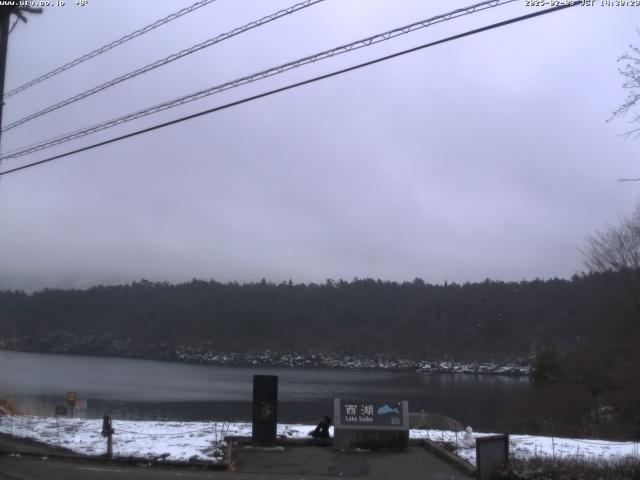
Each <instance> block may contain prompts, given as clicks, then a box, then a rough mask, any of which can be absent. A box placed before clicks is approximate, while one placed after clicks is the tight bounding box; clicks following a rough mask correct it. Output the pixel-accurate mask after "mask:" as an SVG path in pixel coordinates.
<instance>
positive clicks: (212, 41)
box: [2, 0, 513, 132]
mask: <svg viewBox="0 0 640 480" xmlns="http://www.w3.org/2000/svg"><path fill="white" fill-rule="evenodd" d="M510 1H513V0H510ZM320 2H324V0H305V1H304V2H300V3H297V4H295V5H292V6H291V7H288V8H285V9H282V10H278V11H277V12H275V13H272V14H271V15H267V16H265V17H262V18H260V19H258V20H254V21H252V22H249V23H247V24H246V25H243V26H242V27H237V28H234V29H233V30H230V31H228V32H225V33H222V34H220V35H217V36H215V37H213V38H209V39H207V40H205V41H204V42H200V43H198V44H196V45H193V46H191V47H189V48H185V49H184V50H180V51H179V52H175V53H172V54H171V55H168V56H166V57H164V58H161V59H160V60H156V61H155V62H152V63H150V64H148V65H145V66H144V67H140V68H138V69H136V70H133V71H131V72H129V73H125V74H124V75H121V76H119V77H116V78H113V79H111V80H109V81H108V82H105V83H102V84H100V85H97V86H95V87H93V88H90V89H89V90H85V91H84V92H82V93H78V94H77V95H74V96H72V97H69V98H67V99H65V100H62V101H61V102H58V103H55V104H53V105H50V106H48V107H46V108H43V109H42V110H39V111H37V112H34V113H32V114H30V115H27V116H26V117H23V118H21V119H19V120H16V121H15V122H12V123H10V124H9V125H6V126H5V127H3V128H2V131H3V132H6V131H7V130H11V129H12V128H15V127H17V126H19V125H22V124H23V123H26V122H29V121H31V120H33V119H35V118H38V117H41V116H42V115H45V114H47V113H51V112H53V111H55V110H58V109H59V108H62V107H66V106H67V105H70V104H72V103H75V102H77V101H79V100H83V99H85V98H87V97H90V96H91V95H95V94H96V93H98V92H101V91H103V90H106V89H107V88H110V87H113V86H114V85H118V84H119V83H122V82H126V81H127V80H131V79H132V78H135V77H137V76H139V75H142V74H144V73H148V72H150V71H152V70H155V69H156V68H159V67H163V66H165V65H168V64H169V63H171V62H175V61H176V60H180V59H181V58H183V57H186V56H187V55H191V54H192V53H195V52H198V51H200V50H203V49H205V48H208V47H211V46H213V45H216V44H218V43H220V42H223V41H225V40H228V39H230V38H233V37H235V36H236V35H240V34H241V33H245V32H247V31H249V30H252V29H254V28H257V27H261V26H263V25H265V24H267V23H271V22H273V21H275V20H278V19H280V18H282V17H284V16H286V15H290V14H292V13H295V12H297V11H299V10H302V9H304V8H307V7H310V6H312V5H315V4H317V3H320Z"/></svg>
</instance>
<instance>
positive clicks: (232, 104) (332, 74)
mask: <svg viewBox="0 0 640 480" xmlns="http://www.w3.org/2000/svg"><path fill="white" fill-rule="evenodd" d="M575 5H578V3H573V4H563V5H560V6H557V7H552V8H548V9H545V10H540V11H537V12H533V13H530V14H527V15H522V16H519V17H514V18H510V19H508V20H504V21H501V22H497V23H493V24H490V25H486V26H484V27H480V28H476V29H473V30H468V31H466V32H463V33H459V34H456V35H452V36H450V37H446V38H443V39H440V40H436V41H433V42H429V43H425V44H422V45H419V46H417V47H413V48H409V49H406V50H402V51H400V52H396V53H392V54H390V55H385V56H383V57H378V58H376V59H374V60H370V61H368V62H364V63H360V64H357V65H353V66H351V67H347V68H343V69H340V70H335V71H333V72H330V73H327V74H324V75H319V76H317V77H313V78H310V79H307V80H303V81H301V82H297V83H293V84H289V85H286V86H284V87H280V88H276V89H273V90H269V91H267V92H263V93H260V94H257V95H252V96H250V97H245V98H243V99H240V100H236V101H234V102H230V103H227V104H224V105H221V106H218V107H214V108H210V109H208V110H203V111H200V112H198V113H194V114H191V115H187V116H184V117H180V118H177V119H174V120H171V121H168V122H164V123H161V124H157V125H154V126H152V127H148V128H144V129H141V130H137V131H135V132H131V133H127V134H125V135H120V136H118V137H114V138H110V139H108V140H104V141H102V142H98V143H94V144H92V145H88V146H85V147H82V148H78V149H76V150H71V151H68V152H65V153H61V154H59V155H54V156H52V157H48V158H45V159H43V160H39V161H37V162H32V163H28V164H26V165H22V166H20V167H16V168H12V169H10V170H5V171H4V172H0V176H3V175H7V174H9V173H14V172H18V171H20V170H25V169H27V168H32V167H35V166H37V165H42V164H44V163H48V162H51V161H54V160H58V159H60V158H64V157H68V156H70V155H74V154H76V153H80V152H85V151H87V150H92V149H94V148H97V147H101V146H103V145H108V144H111V143H115V142H118V141H120V140H124V139H127V138H131V137H135V136H137V135H141V134H143V133H147V132H151V131H154V130H158V129H161V128H164V127H168V126H170V125H174V124H177V123H181V122H184V121H186V120H191V119H193V118H197V117H201V116H204V115H208V114H211V113H214V112H218V111H221V110H225V109H228V108H231V107H235V106H237V105H242V104H244V103H248V102H251V101H254V100H257V99H259V98H264V97H268V96H271V95H274V94H276V93H280V92H284V91H287V90H292V89H294V88H297V87H301V86H303V85H308V84H311V83H315V82H318V81H320V80H325V79H328V78H331V77H335V76H338V75H342V74H344V73H347V72H351V71H353V70H358V69H361V68H364V67H368V66H370V65H374V64H377V63H381V62H384V61H387V60H390V59H392V58H396V57H400V56H403V55H406V54H409V53H413V52H416V51H419V50H423V49H425V48H429V47H433V46H435V45H440V44H442V43H446V42H450V41H453V40H457V39H460V38H464V37H468V36H470V35H475V34H478V33H481V32H485V31H488V30H493V29H496V28H499V27H504V26H506V25H510V24H513V23H517V22H521V21H524V20H528V19H531V18H535V17H539V16H541V15H546V14H548V13H554V12H557V11H560V10H564V9H566V8H570V7H573V6H575Z"/></svg>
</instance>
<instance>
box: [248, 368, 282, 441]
mask: <svg viewBox="0 0 640 480" xmlns="http://www.w3.org/2000/svg"><path fill="white" fill-rule="evenodd" d="M277 427H278V377H277V376H276V375H254V376H253V423H252V431H251V438H252V442H253V444H254V445H275V443H276V429H277Z"/></svg>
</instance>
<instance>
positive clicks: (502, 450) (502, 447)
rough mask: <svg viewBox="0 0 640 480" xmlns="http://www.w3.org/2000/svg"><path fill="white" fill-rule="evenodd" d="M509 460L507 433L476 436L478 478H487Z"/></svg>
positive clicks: (483, 479)
mask: <svg viewBox="0 0 640 480" xmlns="http://www.w3.org/2000/svg"><path fill="white" fill-rule="evenodd" d="M508 461H509V435H488V436H486V437H478V438H476V472H477V478H479V479H480V480H489V479H491V478H493V476H494V474H495V473H496V472H498V470H500V468H502V467H504V466H505V465H506V464H507V462H508Z"/></svg>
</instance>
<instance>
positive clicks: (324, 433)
mask: <svg viewBox="0 0 640 480" xmlns="http://www.w3.org/2000/svg"><path fill="white" fill-rule="evenodd" d="M329 425H331V419H330V418H329V417H323V419H322V420H320V423H318V426H317V427H316V428H315V430H312V431H311V432H309V436H310V437H313V438H331V436H330V435H329Z"/></svg>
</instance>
